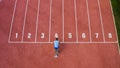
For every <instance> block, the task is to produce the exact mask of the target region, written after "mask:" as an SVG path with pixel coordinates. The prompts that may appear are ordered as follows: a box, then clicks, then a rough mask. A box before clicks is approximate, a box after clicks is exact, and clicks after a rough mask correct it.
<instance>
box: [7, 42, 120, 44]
mask: <svg viewBox="0 0 120 68" xmlns="http://www.w3.org/2000/svg"><path fill="white" fill-rule="evenodd" d="M8 43H14V44H18V43H21V44H28V43H33V44H34V43H40V44H51V43H52V42H8ZM60 43H63V44H108V43H109V44H110V43H111V44H116V43H118V42H60Z"/></svg>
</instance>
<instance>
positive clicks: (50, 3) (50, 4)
mask: <svg viewBox="0 0 120 68" xmlns="http://www.w3.org/2000/svg"><path fill="white" fill-rule="evenodd" d="M51 17H52V0H50V18H49V42H50V39H51V37H50V36H51V27H52V26H51V24H52V23H51V19H52V18H51Z"/></svg>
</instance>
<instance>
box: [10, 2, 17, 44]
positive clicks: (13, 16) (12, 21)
mask: <svg viewBox="0 0 120 68" xmlns="http://www.w3.org/2000/svg"><path fill="white" fill-rule="evenodd" d="M17 1H18V0H16V1H15V5H14V10H13V15H12V20H11V26H10V32H9V38H8V42H10V38H11V34H12V28H13V23H14V18H15V12H16V6H17Z"/></svg>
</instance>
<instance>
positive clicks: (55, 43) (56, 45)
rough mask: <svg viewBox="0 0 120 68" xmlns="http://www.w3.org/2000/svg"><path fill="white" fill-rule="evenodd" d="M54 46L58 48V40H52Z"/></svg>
mask: <svg viewBox="0 0 120 68" xmlns="http://www.w3.org/2000/svg"><path fill="white" fill-rule="evenodd" d="M54 48H59V41H58V40H55V41H54Z"/></svg>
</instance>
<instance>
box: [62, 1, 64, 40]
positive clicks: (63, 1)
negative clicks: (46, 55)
mask: <svg viewBox="0 0 120 68" xmlns="http://www.w3.org/2000/svg"><path fill="white" fill-rule="evenodd" d="M62 23H63V42H64V0H62Z"/></svg>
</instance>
